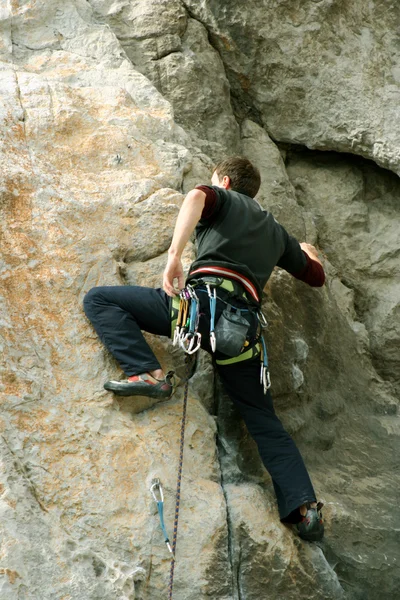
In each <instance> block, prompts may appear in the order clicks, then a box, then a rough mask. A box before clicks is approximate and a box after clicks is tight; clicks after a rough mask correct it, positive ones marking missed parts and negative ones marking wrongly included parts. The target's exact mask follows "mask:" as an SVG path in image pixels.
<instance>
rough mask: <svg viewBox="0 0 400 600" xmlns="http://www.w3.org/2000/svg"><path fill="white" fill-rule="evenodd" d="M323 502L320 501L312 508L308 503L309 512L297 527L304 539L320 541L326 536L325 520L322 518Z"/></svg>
mask: <svg viewBox="0 0 400 600" xmlns="http://www.w3.org/2000/svg"><path fill="white" fill-rule="evenodd" d="M322 507H323V504H322V502H318V504H317V506H316V508H311V507H310V503H307V514H306V516H305V517H303V518H302V520H301V521H300V522H299V523H296V529H297V532H298V534H299V537H301V539H302V540H306V541H307V542H320V541H321V540H322V538H323V537H324V521H323V518H322V513H321V508H322Z"/></svg>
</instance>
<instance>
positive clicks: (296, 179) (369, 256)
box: [288, 154, 400, 390]
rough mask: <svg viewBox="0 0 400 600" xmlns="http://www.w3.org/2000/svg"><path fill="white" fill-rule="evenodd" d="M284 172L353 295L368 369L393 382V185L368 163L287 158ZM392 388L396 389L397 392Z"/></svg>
mask: <svg viewBox="0 0 400 600" xmlns="http://www.w3.org/2000/svg"><path fill="white" fill-rule="evenodd" d="M288 174H289V177H290V179H291V181H292V183H293V184H294V186H295V188H296V191H297V196H298V200H299V203H300V204H301V205H302V206H304V207H305V208H306V209H307V211H309V212H310V213H311V214H312V216H313V219H314V221H315V223H316V227H317V230H318V239H319V243H320V246H321V249H322V250H323V251H324V253H325V254H326V255H327V257H328V258H329V260H330V261H331V262H332V263H333V264H334V265H335V267H336V268H337V270H338V272H339V274H340V275H339V277H340V279H341V280H342V282H343V283H344V284H345V285H346V286H347V287H348V288H350V289H351V290H353V293H354V299H353V303H354V305H355V308H356V314H357V315H358V318H354V320H359V321H362V322H363V323H364V325H365V326H366V328H367V331H368V334H369V339H370V344H369V349H370V351H371V353H372V356H373V359H374V364H375V365H376V367H377V369H378V370H379V372H380V373H381V374H382V375H383V376H384V377H385V378H388V379H391V380H392V382H393V383H394V384H396V385H397V386H398V384H399V367H400V364H399V356H398V348H399V346H400V322H399V319H398V315H399V309H400V304H399V301H400V300H399V299H400V294H399V290H400V262H399V255H400V229H399V203H398V197H399V193H400V182H399V179H398V177H396V176H395V175H393V176H390V175H389V174H387V173H386V172H384V171H382V170H381V169H379V168H377V167H376V166H374V165H372V164H368V163H367V164H365V163H364V162H360V161H357V160H355V161H353V162H350V161H349V160H348V159H347V160H346V159H343V158H340V157H337V156H331V155H323V156H320V155H318V156H316V155H315V154H310V155H309V156H308V155H306V156H302V155H301V154H300V155H298V156H293V157H292V158H291V159H289V161H288ZM398 390H399V388H398Z"/></svg>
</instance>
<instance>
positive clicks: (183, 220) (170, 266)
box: [163, 189, 206, 297]
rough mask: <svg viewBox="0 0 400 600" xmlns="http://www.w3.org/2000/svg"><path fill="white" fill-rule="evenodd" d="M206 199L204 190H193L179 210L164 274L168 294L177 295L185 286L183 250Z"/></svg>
mask: <svg viewBox="0 0 400 600" xmlns="http://www.w3.org/2000/svg"><path fill="white" fill-rule="evenodd" d="M205 200H206V194H205V193H204V192H203V191H201V190H198V189H194V190H191V191H190V192H189V193H188V194H187V196H186V198H185V199H184V201H183V204H182V206H181V209H180V211H179V214H178V218H177V220H176V224H175V230H174V235H173V238H172V242H171V246H170V248H169V250H168V262H167V266H166V267H165V270H164V276H163V288H164V290H165V292H166V293H167V294H168V296H171V297H173V296H176V295H177V294H178V293H179V291H180V290H181V289H182V288H183V287H184V274H183V267H182V261H181V257H182V252H183V250H184V248H185V246H186V244H187V242H188V240H189V238H190V236H191V235H192V233H193V231H194V228H195V227H196V225H197V223H198V222H199V220H200V218H201V215H202V212H203V209H204V204H205ZM176 279H177V280H178V287H177V288H176V287H174V280H176Z"/></svg>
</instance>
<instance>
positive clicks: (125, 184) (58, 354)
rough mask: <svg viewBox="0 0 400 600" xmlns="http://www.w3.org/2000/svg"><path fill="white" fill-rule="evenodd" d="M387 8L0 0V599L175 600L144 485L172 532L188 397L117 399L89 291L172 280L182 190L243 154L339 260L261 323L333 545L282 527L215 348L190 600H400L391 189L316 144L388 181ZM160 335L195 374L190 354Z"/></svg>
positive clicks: (186, 489)
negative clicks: (90, 313)
mask: <svg viewBox="0 0 400 600" xmlns="http://www.w3.org/2000/svg"><path fill="white" fill-rule="evenodd" d="M397 13H398V9H397V8H396V6H395V5H394V4H393V3H391V2H389V1H387V2H383V1H382V0H381V1H380V2H379V1H378V0H374V2H372V3H369V4H368V5H365V3H363V4H362V3H361V2H355V3H353V4H352V6H351V7H349V5H348V4H345V3H342V2H340V1H339V0H337V1H331V0H329V1H325V0H322V1H320V2H311V1H307V2H302V3H298V2H294V0H290V1H288V2H284V3H282V2H279V3H274V2H273V3H268V5H267V4H265V5H263V6H262V9H261V8H260V6H259V4H257V5H256V3H254V4H253V3H250V4H247V5H246V9H245V10H244V9H243V7H242V6H241V7H239V6H238V5H235V4H234V3H221V2H220V3H211V2H205V1H204V2H196V3H194V2H191V1H186V2H178V1H177V0H176V1H175V0H171V1H165V2H155V1H154V2H145V1H144V0H118V1H117V0H90V2H86V1H84V0H64V1H63V2H61V0H54V1H53V2H51V3H47V2H44V1H36V2H30V1H27V2H23V3H22V2H20V3H19V2H9V3H7V4H5V5H4V6H2V7H1V8H0V81H1V85H0V94H1V103H0V119H1V125H0V164H1V171H0V212H1V221H0V223H1V225H0V240H1V241H0V277H1V286H0V305H1V311H0V324H1V331H0V347H1V351H2V361H1V364H0V393H1V413H0V433H1V437H0V462H1V469H0V512H1V517H2V518H1V520H0V597H1V598H2V599H3V598H4V600H14V599H15V600H17V599H18V600H20V599H22V598H23V599H24V600H50V599H51V600H53V599H55V598H56V599H57V600H58V599H59V600H61V599H68V600H103V599H106V598H107V600H113V599H115V600H158V599H160V600H161V599H162V598H166V597H167V586H168V574H169V555H168V552H167V550H166V548H165V545H164V542H163V539H162V535H161V531H160V528H159V523H158V516H157V512H156V507H155V504H154V502H153V500H152V497H151V495H150V493H149V487H150V484H151V481H152V478H153V477H160V478H161V480H162V483H163V486H164V492H165V497H166V507H165V510H166V515H165V516H166V523H167V527H168V529H169V531H171V528H172V520H173V510H174V491H175V482H176V470H177V459H178V450H179V448H178V435H179V428H180V413H181V404H182V386H181V385H178V387H177V390H176V393H175V395H174V396H173V397H172V398H171V400H169V401H168V402H164V403H160V404H153V403H152V402H151V401H149V400H148V399H145V398H139V399H136V400H135V401H133V399H130V398H126V399H123V400H117V399H116V398H114V397H112V396H111V395H110V394H108V393H106V392H105V391H104V390H103V388H102V384H103V382H104V380H105V379H108V378H110V377H113V376H118V375H119V374H120V370H119V367H118V365H117V364H116V363H115V361H114V360H113V359H112V357H110V355H109V354H108V353H107V352H106V351H105V350H104V349H103V347H102V346H101V344H100V343H99V341H98V339H97V336H96V334H95V333H94V331H93V330H92V328H91V326H90V324H89V323H88V321H87V320H86V318H85V316H84V314H83V311H82V299H83V296H84V294H85V293H86V292H87V291H88V290H89V289H90V288H91V287H93V286H95V285H103V284H106V285H123V284H142V285H151V286H156V287H157V286H160V284H161V278H162V271H163V267H164V264H165V260H166V257H165V252H166V250H167V248H168V246H169V243H170V239H171V236H172V227H173V223H174V220H175V218H176V215H177V213H178V210H179V207H180V204H181V202H182V199H183V197H184V193H185V192H186V191H187V190H188V189H190V188H191V187H192V186H193V185H195V184H197V183H199V182H205V183H207V181H208V180H209V177H210V175H211V173H212V165H213V161H215V160H217V159H218V158H220V156H225V155H229V154H232V153H237V152H239V153H243V154H245V155H247V156H248V157H249V158H250V159H251V160H252V161H254V163H255V164H257V165H258V167H259V168H260V170H261V174H262V179H263V185H262V188H261V190H260V193H259V196H258V200H259V201H260V203H261V204H262V205H263V206H265V208H267V209H269V210H271V211H272V212H273V214H274V215H275V216H276V218H278V219H279V220H280V222H282V224H284V225H285V226H286V227H287V228H288V229H289V230H290V232H291V233H293V234H294V235H296V236H297V237H298V238H299V239H300V240H307V241H309V242H311V243H316V244H318V246H319V247H320V249H321V251H322V253H323V256H324V265H325V269H326V272H327V276H328V277H327V285H326V286H325V287H324V288H323V289H321V290H315V289H311V288H308V287H307V286H305V285H304V284H302V283H301V282H298V281H296V280H294V279H293V278H292V277H290V276H289V275H288V274H286V273H285V272H283V271H280V270H277V271H276V273H275V274H274V275H273V277H272V278H271V281H270V282H269V284H268V285H267V288H266V290H265V294H264V309H265V312H266V314H267V316H268V321H269V330H268V332H267V341H268V346H269V355H270V362H271V371H272V381H273V388H272V389H273V395H274V397H275V404H276V409H277V411H278V412H279V415H280V416H281V418H282V420H283V422H284V424H285V426H286V427H287V428H288V430H289V431H290V432H291V433H292V435H293V436H294V437H295V439H296V442H297V443H298V445H299V447H300V449H301V452H302V453H303V455H304V457H305V459H306V463H307V465H308V466H309V469H310V473H311V475H312V478H313V481H314V484H315V487H316V490H317V493H318V496H319V497H320V498H321V499H322V500H323V501H324V502H325V511H324V516H325V518H326V540H325V541H324V542H323V543H322V544H320V545H318V546H317V545H310V544H307V543H304V542H302V541H300V540H299V539H298V538H296V537H295V536H294V535H293V533H292V532H291V531H289V530H288V529H287V528H286V527H284V526H282V525H281V524H280V523H279V520H278V514H277V510H276V506H275V502H274V495H273V490H272V485H271V482H270V479H269V476H268V474H267V473H266V472H265V470H264V468H263V466H262V464H261V463H260V460H259V458H258V454H257V451H256V448H255V446H254V443H253V442H252V440H251V439H250V438H249V436H248V434H247V432H246V430H245V428H244V426H243V424H242V423H241V421H240V419H239V417H238V415H237V414H236V412H235V410H234V408H233V407H232V405H231V403H230V402H229V400H228V399H227V398H226V397H225V396H224V394H223V392H222V390H220V389H219V385H218V381H214V376H213V373H212V368H211V365H210V361H209V358H208V357H207V356H202V357H201V367H200V369H199V371H198V373H197V374H196V375H195V377H194V378H193V382H192V385H191V392H190V399H189V409H188V425H187V433H186V445H185V463H184V475H183V484H182V502H181V516H180V525H179V537H178V553H177V566H176V572H175V587H174V598H176V600H185V599H188V600H189V598H190V600H193V599H195V600H202V599H205V598H212V599H213V600H253V599H254V600H256V599H257V600H261V599H262V600H264V598H265V599H271V600H274V599H278V598H279V599H281V598H285V600H286V599H291V598H293V599H296V600H298V599H300V600H301V599H304V600H310V598H313V599H315V600H319V599H321V600H322V599H328V598H329V599H332V600H336V599H339V598H349V599H357V600H358V599H360V600H361V599H362V600H364V599H365V598H368V599H369V600H375V598H376V599H378V598H379V600H386V599H387V600H389V599H390V600H392V599H393V598H395V597H396V594H397V593H398V589H399V587H400V581H399V580H400V576H399V569H398V563H399V561H400V556H399V552H398V547H399V543H398V531H399V509H398V501H397V490H398V487H399V476H398V471H397V470H396V469H397V463H396V455H397V453H398V450H399V433H400V431H399V425H398V414H397V406H398V390H399V388H398V385H399V384H398V381H399V365H398V356H397V352H396V350H397V348H398V340H399V331H398V318H397V317H398V289H399V272H398V254H399V243H398V202H397V195H398V191H399V184H398V178H397V175H395V174H393V173H389V172H387V171H384V170H383V169H382V168H379V167H377V166H376V165H374V164H373V163H371V162H370V161H366V160H364V159H363V158H359V157H357V158H355V157H350V156H349V155H348V154H343V155H339V154H338V153H334V152H330V153H324V154H321V153H319V152H316V151H314V152H310V151H309V150H307V149H306V148H305V146H308V147H309V148H314V149H328V150H331V151H338V150H339V151H344V152H346V153H348V152H351V153H353V154H359V155H361V156H364V157H368V158H372V159H374V160H375V161H376V162H377V163H378V164H379V165H381V166H382V165H383V166H385V167H388V168H390V169H391V170H393V171H395V172H398V153H399V143H398V140H397V137H396V136H397V129H396V128H395V127H394V126H393V123H395V121H396V115H397V112H396V111H397V102H396V98H397V95H398V93H399V88H398V83H397V79H398V78H397V76H396V66H395V57H396V52H397V46H396V45H395V43H394V41H393V40H395V39H396V27H395V24H396V18H397V17H398V15H397ZM372 16H373V17H374V19H372ZM371 48H372V49H375V52H372V51H371ZM292 144H297V145H296V146H293V145H292ZM298 144H302V146H298ZM193 256H194V249H193V247H192V245H191V244H189V245H188V248H187V250H186V252H185V256H184V262H185V265H187V266H188V265H189V264H190V261H191V260H192V258H193ZM150 339H151V343H152V344H153V346H154V348H155V350H156V352H157V354H158V355H159V356H160V358H161V361H162V363H163V365H164V366H165V367H166V368H171V367H172V366H178V371H179V373H180V374H181V375H182V356H181V355H180V354H179V353H176V352H174V351H173V350H172V348H171V345H170V343H169V342H168V341H167V340H165V339H157V338H154V337H152V338H150ZM396 394H397V397H396Z"/></svg>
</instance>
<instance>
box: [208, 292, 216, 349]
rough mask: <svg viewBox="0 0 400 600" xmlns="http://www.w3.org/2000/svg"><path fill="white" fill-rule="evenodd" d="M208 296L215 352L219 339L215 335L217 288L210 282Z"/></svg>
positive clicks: (211, 340)
mask: <svg viewBox="0 0 400 600" xmlns="http://www.w3.org/2000/svg"><path fill="white" fill-rule="evenodd" d="M206 287H207V293H208V298H209V300H210V346H211V350H212V351H213V352H215V350H216V349H217V340H216V337H215V313H216V310H217V290H216V289H215V287H213V288H212V291H211V286H210V284H209V283H207V285H206Z"/></svg>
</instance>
